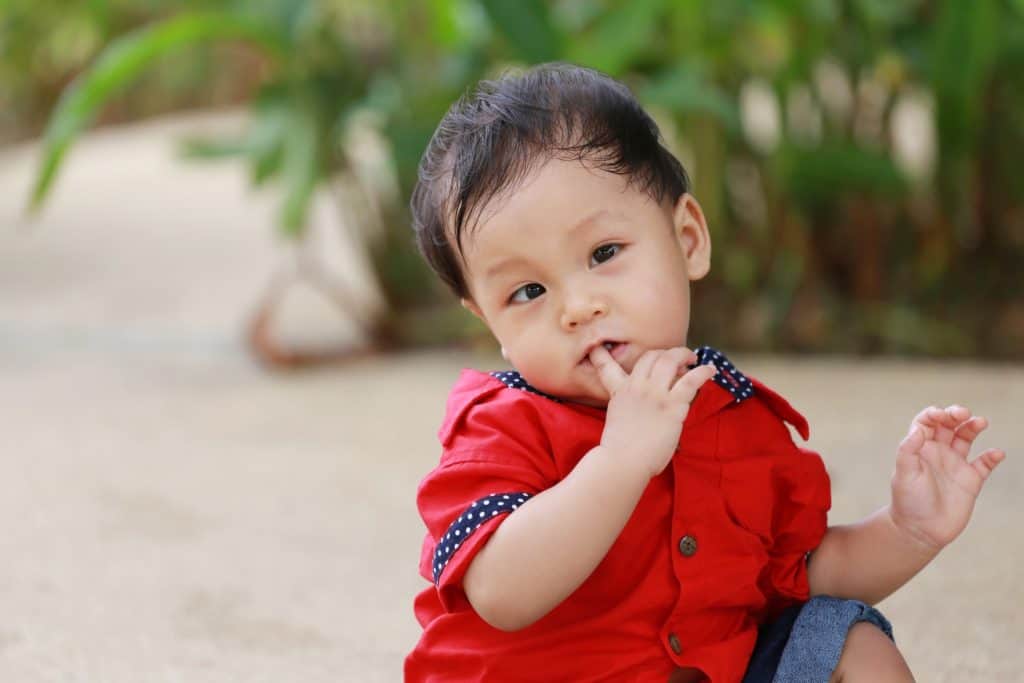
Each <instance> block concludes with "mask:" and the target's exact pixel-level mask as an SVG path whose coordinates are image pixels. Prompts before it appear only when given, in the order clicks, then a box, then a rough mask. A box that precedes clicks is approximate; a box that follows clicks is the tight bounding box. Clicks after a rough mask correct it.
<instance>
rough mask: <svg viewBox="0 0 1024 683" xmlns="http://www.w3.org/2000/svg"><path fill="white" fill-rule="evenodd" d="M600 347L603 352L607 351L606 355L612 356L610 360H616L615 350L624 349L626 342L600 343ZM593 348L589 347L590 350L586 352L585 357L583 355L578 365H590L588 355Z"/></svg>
mask: <svg viewBox="0 0 1024 683" xmlns="http://www.w3.org/2000/svg"><path fill="white" fill-rule="evenodd" d="M600 345H601V346H603V347H604V348H605V350H607V351H608V353H610V354H611V355H612V358H616V353H615V351H616V349H622V348H624V347H625V346H626V342H618V341H606V342H601V344H600ZM594 348H595V347H591V348H590V349H588V350H587V353H586V355H584V356H583V359H582V360H581V361H580V365H592V363H591V361H590V353H591V352H592V351H593V349H594Z"/></svg>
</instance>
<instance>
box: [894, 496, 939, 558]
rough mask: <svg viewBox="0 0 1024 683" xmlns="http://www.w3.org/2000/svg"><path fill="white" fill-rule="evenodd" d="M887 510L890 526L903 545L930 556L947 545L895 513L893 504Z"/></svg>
mask: <svg viewBox="0 0 1024 683" xmlns="http://www.w3.org/2000/svg"><path fill="white" fill-rule="evenodd" d="M885 512H886V518H887V519H888V522H889V526H890V528H891V529H892V530H893V532H894V533H895V534H896V535H897V536H898V537H899V539H900V541H901V545H902V546H903V547H906V548H907V549H909V550H911V551H913V552H915V553H918V554H920V555H922V556H928V557H934V556H935V555H937V554H938V553H939V551H941V550H942V549H943V548H944V547H945V544H943V543H939V542H937V541H935V540H934V539H932V538H931V537H929V536H928V535H927V534H925V533H923V532H922V531H921V530H920V529H918V528H916V527H915V526H914V525H913V524H910V523H909V522H907V521H906V520H905V519H903V518H902V517H900V516H899V515H897V514H895V513H894V512H893V509H892V505H889V506H887V507H886V509H885Z"/></svg>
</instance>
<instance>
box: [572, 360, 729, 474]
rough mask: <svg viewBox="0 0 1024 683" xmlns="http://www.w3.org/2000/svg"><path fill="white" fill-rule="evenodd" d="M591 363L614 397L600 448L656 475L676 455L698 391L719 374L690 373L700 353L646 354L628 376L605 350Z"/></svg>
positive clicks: (708, 370)
mask: <svg viewBox="0 0 1024 683" xmlns="http://www.w3.org/2000/svg"><path fill="white" fill-rule="evenodd" d="M590 362H591V363H593V364H594V367H595V368H596V369H597V373H598V376H599V377H600V378H601V383H602V384H604V387H605V389H607V391H608V394H609V395H610V396H611V398H610V399H609V400H608V417H607V419H606V420H605V425H604V433H603V434H602V435H601V445H602V446H605V447H607V448H609V449H611V450H612V451H613V452H615V453H621V454H623V455H625V456H626V457H627V458H628V459H629V461H630V462H631V463H634V462H635V463H636V464H637V465H638V466H641V467H643V468H645V471H646V473H647V475H648V476H649V477H655V476H657V475H658V474H660V473H661V471H662V470H663V469H665V466H666V465H668V463H669V460H671V459H672V454H673V453H675V450H676V446H677V445H678V443H679V434H680V432H681V431H682V429H683V420H684V419H685V418H686V413H687V412H688V411H689V409H690V402H691V401H693V397H694V396H695V395H696V393H697V389H699V388H700V386H701V385H702V384H704V382H706V381H708V380H709V379H711V378H712V377H714V376H715V374H716V372H717V370H716V369H715V367H714V366H711V365H702V366H699V367H696V368H694V369H692V370H690V371H687V370H686V366H687V365H688V364H691V363H695V362H696V354H695V353H693V351H690V350H689V349H686V348H682V347H679V348H673V349H665V350H651V351H646V352H644V354H643V355H642V356H640V359H639V360H638V361H637V362H636V365H634V366H633V371H632V372H631V373H629V374H627V373H626V371H625V370H623V369H622V367H621V366H620V365H619V364H618V363H617V362H615V359H614V358H612V356H611V354H610V353H608V350H607V349H605V348H604V347H603V346H598V347H597V348H595V349H594V350H593V351H591V352H590Z"/></svg>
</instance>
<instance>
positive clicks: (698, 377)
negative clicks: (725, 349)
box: [669, 365, 718, 403]
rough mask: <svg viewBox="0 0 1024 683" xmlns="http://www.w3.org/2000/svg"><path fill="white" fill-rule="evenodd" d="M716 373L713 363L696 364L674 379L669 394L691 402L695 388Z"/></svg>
mask: <svg viewBox="0 0 1024 683" xmlns="http://www.w3.org/2000/svg"><path fill="white" fill-rule="evenodd" d="M717 374H718V369H717V368H716V367H715V366H714V365H698V366H697V367H695V368H694V369H693V370H690V371H689V372H687V373H686V374H685V375H683V376H682V377H680V378H679V379H678V380H676V383H675V384H674V385H672V389H671V391H670V392H669V394H670V395H671V396H672V397H673V398H678V399H680V400H683V401H685V402H687V403H692V402H693V397H694V396H696V395H697V390H698V389H700V388H701V386H702V385H703V384H704V383H705V382H707V381H708V380H709V379H711V378H712V377H714V376H715V375H717Z"/></svg>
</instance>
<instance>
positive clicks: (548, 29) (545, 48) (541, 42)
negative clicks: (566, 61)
mask: <svg viewBox="0 0 1024 683" xmlns="http://www.w3.org/2000/svg"><path fill="white" fill-rule="evenodd" d="M481 4H482V5H483V6H484V9H485V10H486V11H487V16H488V17H490V19H491V21H492V22H493V23H494V25H495V27H497V29H498V31H499V32H500V33H502V34H503V35H504V36H505V38H507V39H508V42H509V43H510V44H511V45H512V48H513V50H515V52H516V53H517V54H518V56H519V57H521V58H522V59H523V60H525V61H527V62H531V63H536V62H550V61H553V60H556V59H561V58H562V57H563V44H564V39H563V37H562V35H561V33H560V32H559V30H558V28H557V26H556V25H555V23H554V22H553V21H552V19H551V13H550V12H549V11H548V7H547V4H545V3H544V1H543V0H520V1H518V2H513V1H511V0H481Z"/></svg>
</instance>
